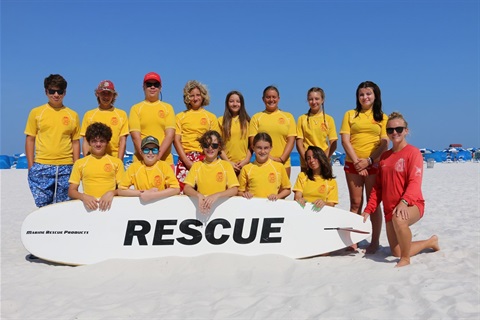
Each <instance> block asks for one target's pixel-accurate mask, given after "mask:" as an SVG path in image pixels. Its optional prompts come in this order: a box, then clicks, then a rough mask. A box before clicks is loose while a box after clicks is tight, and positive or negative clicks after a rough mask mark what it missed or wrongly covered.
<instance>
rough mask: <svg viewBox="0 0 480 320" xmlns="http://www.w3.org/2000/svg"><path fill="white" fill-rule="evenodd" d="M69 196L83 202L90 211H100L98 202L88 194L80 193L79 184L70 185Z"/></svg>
mask: <svg viewBox="0 0 480 320" xmlns="http://www.w3.org/2000/svg"><path fill="white" fill-rule="evenodd" d="M68 196H69V197H70V198H71V199H78V200H81V201H82V202H83V205H84V206H85V208H87V209H88V210H97V209H98V200H97V199H95V197H92V196H90V195H88V194H85V193H81V192H78V184H75V183H70V185H69V186H68Z"/></svg>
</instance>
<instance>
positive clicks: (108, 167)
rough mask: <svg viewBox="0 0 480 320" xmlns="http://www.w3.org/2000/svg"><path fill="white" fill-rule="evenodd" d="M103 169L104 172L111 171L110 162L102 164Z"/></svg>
mask: <svg viewBox="0 0 480 320" xmlns="http://www.w3.org/2000/svg"><path fill="white" fill-rule="evenodd" d="M103 170H104V171H105V172H112V165H111V164H110V163H107V164H106V165H104V166H103Z"/></svg>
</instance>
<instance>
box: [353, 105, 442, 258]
mask: <svg viewBox="0 0 480 320" xmlns="http://www.w3.org/2000/svg"><path fill="white" fill-rule="evenodd" d="M386 128H387V129H386V131H387V135H388V137H389V138H390V140H391V141H392V143H393V147H392V149H390V150H388V151H386V152H384V153H383V154H382V156H381V158H380V166H379V168H380V171H379V174H378V175H377V179H376V182H375V185H374V187H373V189H372V192H371V193H370V198H369V200H368V204H367V207H366V208H365V211H364V212H363V213H362V216H363V217H364V221H366V220H367V216H368V215H370V214H371V213H372V212H374V211H375V209H376V208H377V206H378V205H379V204H380V202H383V209H384V213H385V222H386V226H387V238H388V243H389V245H390V249H391V251H392V255H393V256H395V257H400V261H398V263H397V265H396V267H403V266H406V265H408V264H410V257H411V256H413V255H416V254H417V253H419V252H420V251H422V250H424V249H429V248H430V249H433V250H434V251H437V250H439V249H440V247H439V246H438V237H437V236H435V235H433V236H431V237H430V238H429V239H428V240H420V241H414V242H412V232H411V230H410V226H411V225H412V224H414V223H416V222H417V221H418V220H420V219H421V218H422V216H423V212H424V207H425V200H424V199H423V195H422V190H421V186H422V174H423V157H422V154H421V153H420V150H418V149H417V148H415V147H414V146H412V145H409V144H408V143H407V140H406V139H405V136H406V135H407V134H408V125H407V122H406V121H405V119H404V118H403V116H402V115H401V114H400V113H398V112H393V113H392V114H390V116H389V117H388V121H387V126H386Z"/></svg>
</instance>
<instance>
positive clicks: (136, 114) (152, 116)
mask: <svg viewBox="0 0 480 320" xmlns="http://www.w3.org/2000/svg"><path fill="white" fill-rule="evenodd" d="M161 91H162V79H161V78H160V75H159V74H158V73H155V72H149V73H147V74H146V75H145V76H144V77H143V92H144V93H145V100H143V101H142V102H139V103H137V104H135V105H134V106H132V108H131V109H130V115H129V118H128V125H129V127H130V134H131V136H132V141H133V145H134V147H135V156H134V159H133V160H134V162H136V161H142V159H143V157H142V146H141V145H142V139H144V138H145V137H148V136H153V137H156V138H157V139H158V141H160V151H159V153H158V158H159V159H160V160H163V161H166V162H167V163H168V164H169V165H171V166H172V168H173V155H172V142H173V138H174V136H175V113H174V111H173V107H172V105H171V104H168V103H166V102H163V101H161V100H160V99H159V97H160V93H161Z"/></svg>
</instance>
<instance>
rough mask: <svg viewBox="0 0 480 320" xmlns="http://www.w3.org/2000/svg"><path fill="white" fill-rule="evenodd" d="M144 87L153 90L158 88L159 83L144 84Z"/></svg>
mask: <svg viewBox="0 0 480 320" xmlns="http://www.w3.org/2000/svg"><path fill="white" fill-rule="evenodd" d="M145 87H146V88H150V87H155V88H160V82H157V81H155V82H145Z"/></svg>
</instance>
